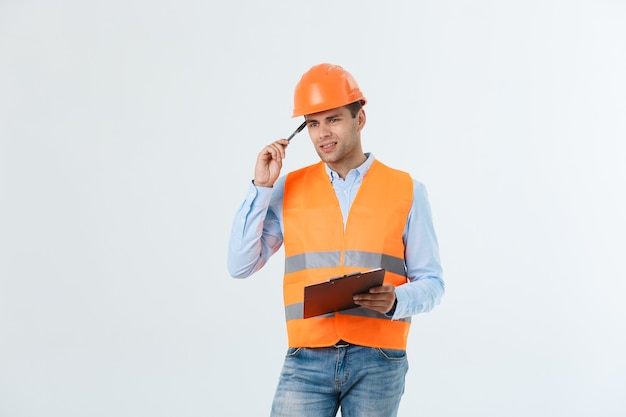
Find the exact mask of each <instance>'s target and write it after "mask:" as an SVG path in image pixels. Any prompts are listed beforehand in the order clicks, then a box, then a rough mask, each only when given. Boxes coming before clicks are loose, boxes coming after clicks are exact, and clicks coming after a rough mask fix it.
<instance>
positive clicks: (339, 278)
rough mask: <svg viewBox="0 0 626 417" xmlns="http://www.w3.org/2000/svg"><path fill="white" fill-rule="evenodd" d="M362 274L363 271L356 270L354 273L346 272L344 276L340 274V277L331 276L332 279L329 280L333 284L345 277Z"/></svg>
mask: <svg viewBox="0 0 626 417" xmlns="http://www.w3.org/2000/svg"><path fill="white" fill-rule="evenodd" d="M360 276H361V273H360V272H354V273H352V274H346V275H343V276H340V277H335V278H331V279H329V280H328V281H329V282H330V283H331V284H333V283H334V282H335V281H340V280H342V279H345V278H350V277H360Z"/></svg>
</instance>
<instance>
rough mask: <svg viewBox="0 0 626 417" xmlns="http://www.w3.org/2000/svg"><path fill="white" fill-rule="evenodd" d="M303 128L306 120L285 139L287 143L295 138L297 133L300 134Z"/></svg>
mask: <svg viewBox="0 0 626 417" xmlns="http://www.w3.org/2000/svg"><path fill="white" fill-rule="evenodd" d="M305 126H306V120H305V121H304V122H302V124H301V125H300V126H298V128H297V129H296V130H294V131H293V133H292V134H291V135H289V137H288V138H287V141H290V140H291V139H293V137H294V136H296V135H297V134H298V133H300V132H302V129H304V127H305Z"/></svg>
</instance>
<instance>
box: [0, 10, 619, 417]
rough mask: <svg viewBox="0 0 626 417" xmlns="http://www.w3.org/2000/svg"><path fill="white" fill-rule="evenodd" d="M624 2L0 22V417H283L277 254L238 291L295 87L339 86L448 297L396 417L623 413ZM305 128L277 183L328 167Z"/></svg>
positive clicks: (80, 14) (39, 16)
mask: <svg viewBox="0 0 626 417" xmlns="http://www.w3.org/2000/svg"><path fill="white" fill-rule="evenodd" d="M624 22H626V5H625V3H624V2H623V1H618V0H573V1H572V0H569V1H568V0H540V1H539V0H526V1H521V0H520V1H489V0H477V1H472V2H469V1H460V0H437V1H409V0H407V1H396V2H392V1H389V2H379V1H363V0H361V1H318V2H308V3H305V2H295V1H287V0H272V1H267V2H256V1H252V0H245V1H231V2H220V4H217V2H210V1H209V2H207V1H199V0H198V1H190V0H180V1H176V2H174V1H163V0H157V1H148V0H123V1H122V0H108V1H103V0H102V1H89V2H85V1H79V0H74V1H71V0H57V1H54V2H53V1H28V0H20V1H18V0H0V415H1V416H3V417H26V416H27V417H31V416H32V417H34V416H45V417H50V416H63V417H73V416H77V417H78V416H81V417H82V416H90V417H97V416H116V417H125V416H153V417H156V416H185V417H186V416H190V417H191V416H262V415H267V414H268V411H269V406H270V403H271V399H272V396H273V393H274V388H275V385H276V381H277V377H278V373H279V371H280V366H281V365H282V357H283V354H284V352H285V349H286V335H285V329H284V320H283V310H282V295H281V277H282V262H283V258H282V256H283V253H282V251H281V252H279V253H278V254H277V255H276V256H275V257H274V258H272V260H271V262H270V264H268V265H267V266H266V268H265V269H263V270H262V271H260V272H259V273H258V274H257V275H256V276H254V277H252V278H250V279H248V280H235V279H232V278H230V277H229V275H228V272H227V270H226V246H227V241H228V237H229V232H230V225H231V222H232V219H233V216H234V213H235V210H236V209H237V207H238V206H239V204H240V202H241V201H242V200H243V197H244V194H245V192H246V189H247V187H248V185H249V181H250V179H251V178H252V172H253V166H254V161H255V158H256V155H257V153H258V152H259V151H260V150H261V148H262V147H263V146H264V145H265V144H267V143H269V142H271V141H273V140H275V139H277V138H279V137H284V136H286V135H288V134H289V133H290V132H291V131H292V130H293V129H294V128H295V127H296V126H297V125H298V124H299V121H298V120H294V119H291V118H290V115H291V110H292V96H293V88H294V86H295V84H296V83H297V81H298V80H299V78H300V76H301V74H302V73H304V72H305V71H306V70H307V69H309V68H310V67H311V66H312V65H315V64H318V63H320V62H331V63H336V64H340V65H342V66H344V67H345V68H346V69H348V70H349V71H350V72H351V73H352V74H353V75H354V77H355V78H356V79H357V81H358V82H359V84H360V86H361V88H362V90H363V91H364V93H365V95H366V97H367V98H368V100H369V103H368V105H367V106H366V111H367V114H368V123H367V126H366V127H365V130H364V132H363V140H364V149H365V150H366V151H370V152H373V153H374V154H375V155H376V157H377V158H379V159H380V160H382V161H383V162H385V163H387V164H389V165H391V166H394V167H397V168H401V169H404V170H407V171H409V172H410V173H411V174H412V175H413V176H414V177H415V178H416V179H418V180H420V181H422V182H424V183H425V184H426V186H427V188H428V190H429V195H430V201H431V205H432V209H433V214H434V221H435V226H436V229H437V232H438V235H439V240H440V247H441V255H442V260H443V266H444V270H445V279H446V284H447V293H446V295H445V297H444V299H443V302H442V304H441V305H440V306H439V307H437V308H436V309H435V310H433V311H432V312H430V313H428V314H424V315H420V316H416V317H415V318H414V320H413V326H412V330H411V335H410V340H409V344H410V346H409V357H410V363H411V369H410V371H409V376H408V379H407V386H406V393H405V396H404V399H403V402H402V406H401V410H400V416H418V415H419V416H429V417H430V416H432V417H438V416H442V417H444V416H445V417H451V416H458V417H468V416H469V417H473V416H477V417H478V416H480V417H488V416H494V417H495V416H498V417H499V416H507V417H516V416H528V415H532V416H555V415H567V416H570V417H578V416H580V417H583V416H584V417H587V416H607V417H608V416H620V417H621V416H624V415H626V395H624V390H625V388H626V360H625V359H624V352H626V332H625V330H626V329H625V327H626V325H625V322H626V306H625V303H624V298H625V295H626V280H625V278H626V269H625V268H624V249H625V248H626V242H625V236H626V219H625V217H626V216H625V215H624V213H625V212H626V197H625V193H624V188H625V187H624V182H625V180H626V168H625V165H626V164H625V161H626V158H625V157H626V155H625V153H626V146H625V145H624V141H625V140H626V122H625V120H626V117H625V115H626V77H625V76H624V74H626V52H625V51H626V47H625V44H626V43H625V40H626V24H625V23H624ZM316 160H317V156H316V155H315V153H314V151H313V149H312V147H311V145H310V144H309V139H308V137H307V134H306V131H305V132H303V133H301V134H300V135H298V136H297V137H296V139H294V141H293V142H292V146H291V147H290V148H289V153H288V159H287V161H286V166H285V172H286V171H287V170H290V169H294V168H297V167H300V166H303V165H305V164H309V163H312V162H315V161H316Z"/></svg>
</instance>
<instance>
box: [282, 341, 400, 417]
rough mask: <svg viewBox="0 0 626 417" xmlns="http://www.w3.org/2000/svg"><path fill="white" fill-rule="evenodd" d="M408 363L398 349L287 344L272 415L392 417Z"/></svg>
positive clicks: (297, 416)
mask: <svg viewBox="0 0 626 417" xmlns="http://www.w3.org/2000/svg"><path fill="white" fill-rule="evenodd" d="M408 368H409V364H408V361H407V357H406V351H404V350H391V349H378V348H369V347H363V346H357V345H347V346H343V347H329V348H315V349H310V348H289V350H288V351H287V356H286V357H285V363H284V365H283V369H282V372H281V375H280V380H279V382H278V388H277V389H276V395H275V396H274V402H273V404H272V414H271V415H272V417H333V416H336V415H337V410H338V409H339V407H341V415H342V417H395V416H396V415H397V414H398V406H399V405H400V398H401V397H402V394H403V393H404V377H405V375H406V372H407V370H408Z"/></svg>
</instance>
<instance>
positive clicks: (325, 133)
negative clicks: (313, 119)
mask: <svg viewBox="0 0 626 417" xmlns="http://www.w3.org/2000/svg"><path fill="white" fill-rule="evenodd" d="M318 134H319V136H320V139H324V138H327V137H329V136H330V129H329V128H328V126H327V125H326V124H325V123H322V124H320V126H319V131H318Z"/></svg>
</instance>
